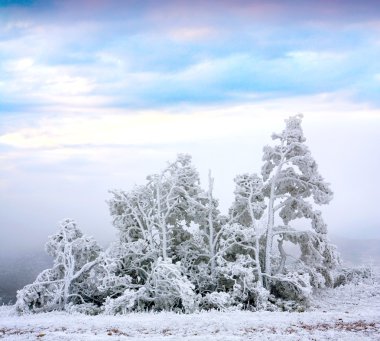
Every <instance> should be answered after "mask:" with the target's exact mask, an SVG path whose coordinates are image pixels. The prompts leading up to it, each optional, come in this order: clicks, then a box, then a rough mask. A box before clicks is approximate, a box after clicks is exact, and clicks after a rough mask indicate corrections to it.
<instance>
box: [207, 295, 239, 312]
mask: <svg viewBox="0 0 380 341" xmlns="http://www.w3.org/2000/svg"><path fill="white" fill-rule="evenodd" d="M234 304H235V302H234V300H233V299H232V298H231V296H230V294H229V293H227V292H212V293H208V294H206V295H205V296H204V297H203V298H202V301H201V307H202V309H206V310H209V309H217V310H225V309H227V308H229V307H231V306H232V305H234Z"/></svg>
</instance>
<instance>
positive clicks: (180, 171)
mask: <svg viewBox="0 0 380 341" xmlns="http://www.w3.org/2000/svg"><path fill="white" fill-rule="evenodd" d="M147 180H148V181H147V184H146V185H143V186H139V187H135V188H134V189H132V190H131V191H129V192H125V191H112V194H113V198H112V199H111V200H110V201H109V206H110V211H111V215H112V216H113V222H114V225H115V227H116V228H117V229H118V230H119V241H118V242H116V243H114V244H113V245H112V246H111V248H110V250H109V251H108V252H107V254H108V255H109V256H110V257H109V259H108V260H107V262H109V263H110V264H113V269H112V271H108V273H107V275H106V276H105V277H104V282H105V283H112V285H113V286H114V288H113V290H111V292H110V294H111V295H112V296H113V297H114V298H115V299H116V298H118V297H121V296H123V295H124V296H125V295H127V296H128V297H130V296H131V290H132V291H136V292H137V291H138V290H140V291H139V293H141V290H143V291H144V292H145V293H147V292H149V293H150V294H152V292H158V289H155V290H153V289H152V283H151V279H152V276H153V278H157V277H154V274H156V275H157V273H158V272H157V271H158V270H157V269H161V268H162V269H165V268H167V269H168V268H169V267H170V266H169V265H168V264H172V265H173V266H174V264H176V263H177V262H179V261H181V257H186V256H187V254H185V253H184V243H185V242H186V241H188V240H189V239H190V236H191V234H190V232H189V231H188V228H189V227H190V225H191V224H192V223H193V222H194V218H193V216H192V215H193V214H196V212H197V210H196V209H195V208H194V205H195V204H197V202H198V196H199V194H200V193H201V192H202V190H201V188H200V186H199V175H198V173H197V171H196V170H195V168H194V167H193V166H192V165H191V157H190V156H189V155H182V154H180V155H178V157H177V159H176V160H175V161H174V162H173V163H170V164H169V165H168V166H167V168H166V169H164V170H163V171H162V172H161V173H159V174H154V175H151V176H148V177H147ZM198 209H199V207H198ZM159 260H160V261H159ZM157 264H160V266H158V265H157ZM164 265H165V266H164ZM176 266H177V265H176ZM176 269H177V267H174V268H173V269H172V270H173V271H172V273H173V274H174V273H175V274H176V276H177V277H178V276H179V277H180V276H182V277H183V278H182V282H183V283H187V281H188V280H187V278H186V275H185V274H183V273H182V272H181V271H182V270H183V269H182V270H181V271H180V272H178V271H177V270H176ZM174 270H176V271H177V272H176V271H174ZM179 277H178V278H179ZM178 281H179V280H178ZM178 283H179V282H178ZM103 288H104V289H106V288H107V284H105V285H103ZM108 289H109V287H108ZM173 290H174V289H173ZM175 292H176V291H175ZM175 292H174V293H173V295H174V296H175ZM168 295H169V293H168ZM144 298H145V299H146V300H148V301H150V302H153V303H151V305H155V308H156V309H161V308H160V307H162V304H163V302H162V300H158V299H156V298H154V297H153V298H152V297H150V298H148V296H147V295H142V296H141V297H140V299H139V300H138V301H139V302H140V303H139V304H140V305H141V304H142V303H141V302H142V301H143V299H144ZM119 301H120V300H119ZM183 301H184V300H181V303H180V302H179V301H175V300H174V301H173V300H171V301H170V303H169V302H168V306H169V305H170V304H174V305H177V304H178V305H181V306H182V307H183V309H185V310H186V309H188V305H184V303H183ZM114 303H115V301H110V302H109V304H111V305H112V304H114ZM175 307H176V306H172V308H175Z"/></svg>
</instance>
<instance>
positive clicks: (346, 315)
mask: <svg viewBox="0 0 380 341" xmlns="http://www.w3.org/2000/svg"><path fill="white" fill-rule="evenodd" d="M279 337H280V338H281V340H380V285H379V284H374V285H367V284H362V285H347V286H344V287H340V288H337V289H334V290H329V291H326V292H324V293H323V294H319V295H316V296H315V297H314V301H313V305H312V307H311V308H310V309H309V311H307V312H304V313H288V312H256V313H255V312H247V311H229V312H218V311H212V312H202V313H198V314H189V315H180V314H175V313H170V312H163V313H156V314H151V313H139V314H137V313H136V314H129V315H125V316H105V315H101V316H86V315H80V314H75V315H70V314H67V313H63V312H54V313H43V314H35V315H27V316H21V317H20V316H17V315H15V314H14V313H13V311H12V307H9V306H3V307H0V339H5V340H278V338H279Z"/></svg>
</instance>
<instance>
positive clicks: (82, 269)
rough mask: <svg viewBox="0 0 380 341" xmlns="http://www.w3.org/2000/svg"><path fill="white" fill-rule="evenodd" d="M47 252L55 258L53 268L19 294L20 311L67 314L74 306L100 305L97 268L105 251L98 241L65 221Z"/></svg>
mask: <svg viewBox="0 0 380 341" xmlns="http://www.w3.org/2000/svg"><path fill="white" fill-rule="evenodd" d="M45 248H46V251H47V253H48V254H49V255H50V256H52V257H53V258H54V262H53V268H52V269H47V270H44V271H43V272H41V273H40V274H39V275H38V276H37V278H36V280H35V281H34V282H33V283H32V284H29V285H27V286H25V287H24V288H23V289H21V290H19V291H18V292H17V302H16V309H17V311H18V312H20V313H23V312H28V311H31V312H39V311H51V310H63V309H65V310H67V309H68V308H69V305H70V304H85V303H94V302H96V298H97V296H98V295H99V293H98V291H97V285H98V283H97V281H98V280H97V274H96V272H95V271H94V267H95V266H96V265H98V263H99V262H100V258H99V254H100V251H101V249H100V247H99V246H98V244H97V243H96V242H95V240H94V239H93V238H91V237H87V236H84V235H83V234H82V232H81V231H80V230H79V228H78V227H77V224H76V222H75V221H73V220H71V219H65V220H63V221H62V222H61V223H60V226H59V231H58V232H57V233H56V234H54V235H52V236H50V237H49V240H48V242H47V243H46V246H45ZM99 303H100V302H99Z"/></svg>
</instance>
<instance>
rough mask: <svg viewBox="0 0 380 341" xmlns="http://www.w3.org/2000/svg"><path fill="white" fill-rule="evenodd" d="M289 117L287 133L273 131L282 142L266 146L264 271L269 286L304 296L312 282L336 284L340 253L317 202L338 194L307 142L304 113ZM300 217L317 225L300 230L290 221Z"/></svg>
mask: <svg viewBox="0 0 380 341" xmlns="http://www.w3.org/2000/svg"><path fill="white" fill-rule="evenodd" d="M285 122H286V127H285V129H284V130H283V132H282V133H280V134H273V136H272V138H273V140H276V141H278V143H277V144H276V145H275V146H273V147H272V146H266V147H264V156H263V161H264V165H263V167H262V176H263V180H264V188H263V193H264V195H265V197H266V198H267V209H266V215H267V224H266V236H265V239H266V240H265V254H264V258H265V263H264V271H263V274H264V283H265V286H266V287H267V288H268V289H272V291H274V290H277V294H279V295H280V296H281V295H283V296H286V295H290V294H289V293H290V292H291V291H294V292H295V295H297V293H299V294H300V296H303V295H307V294H308V292H310V285H311V286H313V287H320V286H324V285H332V274H331V271H332V269H333V268H334V267H335V266H336V265H337V263H338V255H337V253H336V251H335V247H334V246H332V245H331V244H330V243H329V242H328V239H327V227H326V224H325V222H324V221H323V219H322V214H321V212H320V211H319V210H316V209H315V205H325V204H328V203H329V202H330V200H331V199H332V196H333V193H332V191H331V190H330V186H329V184H328V183H326V182H325V180H324V179H323V178H322V176H321V175H320V174H319V172H318V166H317V163H316V162H315V160H314V159H313V157H312V156H311V153H310V151H309V148H308V147H307V146H306V144H305V140H306V139H305V137H304V135H303V131H302V127H301V123H302V115H297V116H294V117H290V118H289V119H287V120H286V121H285ZM296 219H303V221H306V219H307V220H309V221H310V222H311V228H308V229H303V230H298V229H295V228H294V227H292V226H291V225H290V223H291V222H293V221H294V220H296ZM284 242H291V243H293V244H296V245H298V246H299V248H300V252H301V256H300V257H299V259H296V260H295V261H294V260H293V259H292V257H290V256H289V254H288V253H287V252H286V251H285V248H284ZM275 246H276V248H277V250H276V248H275ZM273 286H274V287H273Z"/></svg>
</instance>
